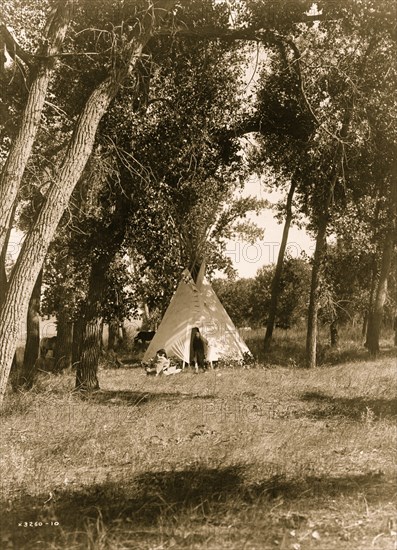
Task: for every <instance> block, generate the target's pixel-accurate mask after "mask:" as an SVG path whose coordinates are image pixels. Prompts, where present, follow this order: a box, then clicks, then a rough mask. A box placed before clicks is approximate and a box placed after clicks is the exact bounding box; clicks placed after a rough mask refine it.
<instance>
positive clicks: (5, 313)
mask: <svg viewBox="0 0 397 550" xmlns="http://www.w3.org/2000/svg"><path fill="white" fill-rule="evenodd" d="M73 3H74V2H68V1H64V2H59V3H57V10H56V11H55V13H54V14H53V15H52V16H51V19H50V20H49V23H48V24H47V27H46V30H45V34H44V40H43V44H44V46H43V47H42V48H41V50H40V51H39V52H38V56H36V58H33V59H35V62H34V70H33V71H32V74H34V75H35V77H34V78H33V79H32V83H31V84H30V92H29V96H28V99H27V102H26V106H25V109H24V113H23V115H22V117H21V121H20V128H19V131H18V134H17V136H16V137H15V139H14V141H13V143H12V145H11V148H10V152H9V154H8V157H7V161H6V163H5V165H4V167H3V170H2V174H1V178H0V194H1V197H2V201H1V210H0V226H1V227H0V248H1V249H2V248H3V246H4V242H5V236H6V234H7V231H8V228H9V225H10V222H11V220H10V212H11V211H12V207H13V204H14V201H15V199H16V197H17V193H18V189H19V186H20V182H21V179H22V176H23V171H24V168H25V166H26V163H27V160H28V158H29V156H30V153H31V149H32V146H33V143H34V140H35V137H36V134H37V129H38V126H39V122H40V116H41V112H42V109H43V104H44V101H45V99H46V93H47V89H48V85H49V82H50V76H51V73H52V67H53V64H54V56H56V55H57V54H58V53H59V50H60V48H61V44H62V42H63V40H64V37H65V34H66V31H67V27H68V23H69V18H70V10H71V7H72V5H73ZM173 5H174V2H172V1H167V0H164V1H158V2H154V3H152V2H136V3H134V5H133V6H132V11H130V13H126V12H124V13H122V10H121V13H120V14H119V15H120V16H121V17H120V19H119V21H118V28H116V29H115V27H114V26H113V25H109V28H108V29H105V31H106V36H107V37H109V40H108V41H106V40H105V41H104V42H105V44H103V47H104V49H105V50H107V51H108V52H109V54H108V64H107V66H106V70H105V71H104V73H105V74H104V76H103V79H102V81H101V82H100V83H99V84H98V85H97V86H96V87H95V88H94V89H93V90H92V91H91V93H90V95H89V97H88V98H87V100H86V103H85V105H84V107H83V109H82V111H81V112H80V115H79V117H78V119H77V121H76V123H75V125H74V129H73V133H72V135H71V137H70V140H69V143H68V145H67V148H66V150H65V154H64V156H63V159H62V161H61V162H60V163H59V165H58V166H56V167H55V168H54V170H53V173H52V174H51V183H50V186H49V189H48V192H47V193H46V197H45V201H44V203H43V206H42V208H41V209H40V212H39V214H38V216H37V220H36V222H35V224H34V226H33V227H32V229H31V231H30V232H29V234H28V235H27V237H26V239H25V241H24V244H23V247H22V250H21V253H20V255H19V258H18V261H17V263H16V265H15V267H14V270H13V272H12V275H11V278H10V281H9V284H8V289H7V293H6V296H5V299H4V301H3V304H2V307H1V311H0V333H1V334H2V335H3V338H2V342H1V346H0V364H1V372H0V396H1V399H2V398H3V396H4V393H5V389H6V383H7V380H8V375H9V371H10V367H11V362H12V358H13V355H14V351H15V343H16V339H17V334H18V325H19V322H20V321H21V319H22V318H23V317H24V316H25V314H26V310H27V305H28V300H29V297H30V295H31V292H32V289H33V286H34V283H35V281H36V279H37V276H38V274H39V272H40V269H41V266H42V263H43V260H44V257H45V254H46V251H47V248H48V246H49V243H50V242H51V240H52V238H53V235H54V233H55V230H56V227H57V225H58V222H59V220H60V219H61V217H62V214H63V212H64V210H65V208H66V206H67V203H68V200H69V197H70V195H71V193H72V191H73V189H74V187H75V185H76V183H77V181H78V180H79V178H80V175H81V173H82V171H83V169H84V166H85V164H86V162H87V160H88V158H89V156H90V154H91V151H92V148H93V144H94V139H95V134H96V130H97V127H98V124H99V122H100V120H101V118H102V117H103V115H104V113H105V112H106V110H107V109H108V107H109V105H110V103H111V101H112V100H113V99H114V97H115V96H116V95H117V92H118V91H119V89H120V87H121V85H122V83H123V81H124V80H125V79H126V78H127V76H128V75H129V74H130V73H131V71H132V70H133V69H134V67H135V65H136V62H137V60H138V59H139V58H140V56H141V55H142V50H143V48H144V47H145V45H146V44H147V42H148V41H149V40H150V38H151V37H152V35H153V33H154V32H155V29H156V26H157V25H158V23H159V21H160V20H161V19H162V18H164V17H165V16H167V14H168V12H169V10H170V9H171V8H172V7H173ZM126 9H127V8H126ZM124 18H125V21H124ZM124 23H125V24H124ZM104 34H105V33H104ZM106 42H107V43H106ZM11 51H12V49H11ZM28 59H30V56H28V58H27V59H26V61H28Z"/></svg>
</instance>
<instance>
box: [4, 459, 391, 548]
mask: <svg viewBox="0 0 397 550" xmlns="http://www.w3.org/2000/svg"><path fill="white" fill-rule="evenodd" d="M363 494H364V495H365V498H366V501H367V502H368V503H369V504H374V503H376V502H384V501H385V502H386V501H387V499H390V501H391V500H392V498H393V495H394V487H393V486H392V484H391V483H388V482H387V480H385V479H384V477H383V476H382V475H380V474H375V475H374V474H366V475H354V476H353V475H352V476H346V477H335V478H333V477H306V478H302V479H292V480H289V479H287V478H284V477H277V476H273V477H269V478H268V479H264V480H260V481H256V482H253V481H252V480H249V471H248V468H247V467H245V466H235V467H226V468H219V469H210V468H191V469H185V470H182V471H159V472H146V473H143V474H141V475H138V476H136V477H128V471H126V472H124V476H123V479H121V480H120V481H118V482H115V481H112V482H106V483H103V484H95V485H91V486H87V487H80V488H79V489H74V490H73V489H64V488H62V489H59V490H54V492H53V493H52V494H51V495H50V498H49V497H48V494H46V495H43V496H42V497H41V498H40V497H35V498H34V497H32V496H30V495H28V494H21V495H20V496H19V497H18V499H16V500H14V501H13V502H10V501H8V502H7V503H5V502H3V503H1V504H3V506H2V509H3V510H4V512H3V514H2V516H1V519H0V526H1V528H2V529H1V532H2V533H3V541H4V540H6V541H8V542H10V544H11V545H13V546H8V547H9V548H11V547H13V548H18V549H20V548H33V547H34V545H35V544H36V543H37V542H38V541H40V547H41V548H46V547H49V546H50V543H51V544H52V545H53V546H52V547H54V544H56V547H57V548H61V547H62V548H65V547H68V546H67V545H65V544H66V543H67V544H69V547H71V540H72V538H73V541H74V542H73V547H79V548H80V547H86V548H88V546H87V536H88V535H87V533H88V532H90V526H91V534H90V535H89V536H91V537H92V536H93V535H92V526H94V527H95V525H96V526H97V525H98V518H100V523H101V525H102V526H104V527H105V529H108V528H115V526H116V525H121V524H122V525H123V528H124V529H127V530H129V531H130V532H131V533H135V534H136V533H137V532H139V531H140V530H141V532H142V533H145V532H148V530H150V529H151V528H156V526H158V525H159V524H161V523H162V524H163V523H164V521H165V522H168V525H173V524H176V525H179V524H180V523H183V521H191V519H192V518H196V521H199V522H200V524H203V523H207V524H214V525H216V524H222V521H223V518H224V516H225V514H226V513H229V514H230V513H231V512H232V513H233V515H234V516H235V517H236V518H237V520H238V514H239V511H241V510H247V509H251V508H252V510H254V513H258V511H261V515H263V517H264V518H266V517H268V519H267V520H266V521H268V522H269V527H270V528H271V527H272V521H273V519H272V515H271V514H270V515H267V514H268V512H269V508H270V507H272V506H273V507H274V505H273V504H272V502H273V501H274V499H278V502H282V503H283V506H284V507H285V508H286V510H288V509H290V507H291V506H295V507H296V508H297V507H299V510H300V512H302V515H300V519H299V518H298V519H299V522H305V521H306V516H305V515H304V514H305V513H309V512H310V510H311V509H313V507H315V508H316V509H318V507H319V506H320V505H321V503H322V505H324V506H326V505H327V502H329V499H330V498H337V497H340V496H346V497H352V498H358V497H359V496H360V495H363ZM298 501H299V504H298ZM294 502H295V505H294V504H293V503H294ZM247 505H248V508H247ZM186 518H188V520H187V519H186ZM35 521H37V522H42V523H43V526H42V527H40V528H39V527H37V528H36V529H35V528H33V527H32V528H29V527H23V526H18V524H19V523H22V524H23V522H35ZM50 521H53V522H54V521H58V522H59V524H60V529H59V530H58V531H57V530H56V529H54V527H51V528H50V527H46V526H45V524H46V523H48V522H50ZM297 521H298V520H297ZM97 535H98V534H96V535H95V536H97ZM76 543H78V544H77V545H76ZM90 547H91V546H90ZM136 547H140V546H139V544H138V546H136ZM3 548H6V546H4V545H3Z"/></svg>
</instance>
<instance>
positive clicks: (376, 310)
mask: <svg viewBox="0 0 397 550" xmlns="http://www.w3.org/2000/svg"><path fill="white" fill-rule="evenodd" d="M393 249H394V231H393V232H392V231H390V232H389V233H388V234H387V235H386V238H385V242H384V246H383V251H382V260H381V265H380V272H379V279H378V285H377V288H376V294H375V299H374V305H373V308H372V310H371V312H370V315H369V322H368V331H367V342H366V344H367V347H368V351H369V353H370V354H371V355H373V356H376V354H377V353H378V352H379V338H380V333H381V327H382V318H383V307H384V305H385V302H386V298H387V279H388V276H389V272H390V266H391V262H392V258H393Z"/></svg>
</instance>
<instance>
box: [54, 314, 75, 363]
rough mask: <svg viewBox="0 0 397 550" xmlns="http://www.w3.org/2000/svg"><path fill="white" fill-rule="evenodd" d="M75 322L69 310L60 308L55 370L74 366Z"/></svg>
mask: <svg viewBox="0 0 397 550" xmlns="http://www.w3.org/2000/svg"><path fill="white" fill-rule="evenodd" d="M72 343H73V323H72V321H71V320H70V319H69V316H68V312H67V311H65V309H64V308H62V307H61V308H60V311H59V312H58V317H57V343H56V346H55V354H54V365H55V366H54V370H55V372H61V371H63V370H65V369H68V368H69V367H71V366H72Z"/></svg>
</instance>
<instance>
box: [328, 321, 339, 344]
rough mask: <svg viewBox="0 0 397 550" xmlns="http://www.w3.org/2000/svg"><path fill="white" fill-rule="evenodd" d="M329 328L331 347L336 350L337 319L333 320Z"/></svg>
mask: <svg viewBox="0 0 397 550" xmlns="http://www.w3.org/2000/svg"><path fill="white" fill-rule="evenodd" d="M329 328H330V341H331V347H332V348H336V347H337V346H338V344H339V327H338V319H334V320H333V321H332V323H331V324H330V326H329Z"/></svg>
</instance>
